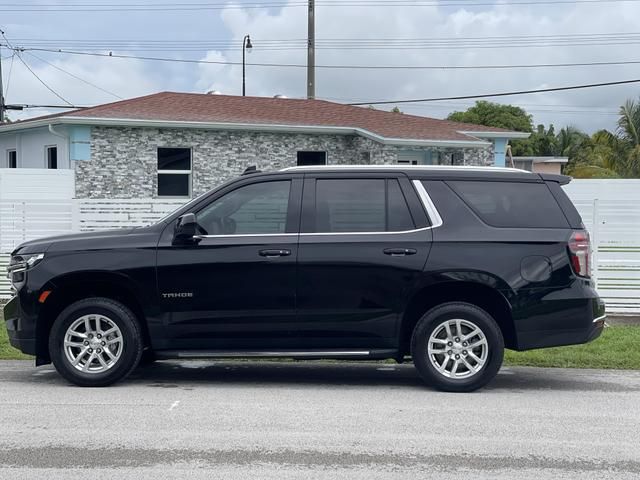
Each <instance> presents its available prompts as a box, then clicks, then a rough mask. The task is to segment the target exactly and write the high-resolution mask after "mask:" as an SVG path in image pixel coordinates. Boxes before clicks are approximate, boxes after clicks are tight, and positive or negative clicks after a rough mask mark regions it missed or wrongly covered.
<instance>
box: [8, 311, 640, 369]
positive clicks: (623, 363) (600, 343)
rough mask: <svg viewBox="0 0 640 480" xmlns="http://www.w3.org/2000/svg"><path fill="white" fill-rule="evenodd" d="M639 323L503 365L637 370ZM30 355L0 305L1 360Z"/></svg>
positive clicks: (520, 355) (513, 357) (512, 357)
mask: <svg viewBox="0 0 640 480" xmlns="http://www.w3.org/2000/svg"><path fill="white" fill-rule="evenodd" d="M638 347H640V326H616V327H609V328H606V329H605V331H604V332H603V334H602V335H601V336H600V338H598V339H597V340H595V341H593V342H591V343H587V344H586V345H575V346H570V347H558V348H545V349H542V350H531V351H529V352H513V351H510V350H507V351H506V352H505V357H504V363H505V365H521V366H529V367H564V368H613V369H622V370H640V348H638ZM29 358H32V357H30V356H28V355H24V354H23V353H21V352H20V351H18V350H16V349H15V348H13V347H12V346H11V345H9V338H8V337H7V329H6V327H5V324H4V318H3V316H2V309H1V308H0V360H18V359H29Z"/></svg>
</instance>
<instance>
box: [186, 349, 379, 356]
mask: <svg viewBox="0 0 640 480" xmlns="http://www.w3.org/2000/svg"><path fill="white" fill-rule="evenodd" d="M370 354H371V352H370V351H369V350H344V351H317V352H316V351H286V350H285V351H265V352H260V351H253V352H242V351H240V352H225V351H205V350H203V351H199V352H198V351H194V352H181V353H179V354H178V357H179V358H192V357H219V358H247V357H249V358H256V357H336V356H338V357H356V356H357V357H368V356H369V355H370Z"/></svg>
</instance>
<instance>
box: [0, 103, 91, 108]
mask: <svg viewBox="0 0 640 480" xmlns="http://www.w3.org/2000/svg"><path fill="white" fill-rule="evenodd" d="M6 108H7V110H24V109H26V108H56V109H57V108H60V109H66V110H69V109H73V108H77V109H82V108H91V107H90V106H86V105H39V104H31V103H13V104H11V105H6Z"/></svg>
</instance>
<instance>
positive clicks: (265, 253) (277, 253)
mask: <svg viewBox="0 0 640 480" xmlns="http://www.w3.org/2000/svg"><path fill="white" fill-rule="evenodd" d="M258 253H259V254H260V256H261V257H267V258H275V257H288V256H289V255H291V250H276V249H273V250H260V251H259V252H258Z"/></svg>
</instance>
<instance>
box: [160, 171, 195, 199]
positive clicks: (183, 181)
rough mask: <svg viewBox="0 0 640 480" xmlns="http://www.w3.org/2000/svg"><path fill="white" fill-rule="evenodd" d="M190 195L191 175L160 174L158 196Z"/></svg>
mask: <svg viewBox="0 0 640 480" xmlns="http://www.w3.org/2000/svg"><path fill="white" fill-rule="evenodd" d="M188 195H189V175H158V196H161V197H186V196H188Z"/></svg>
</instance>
